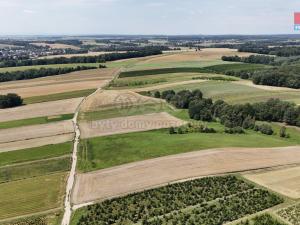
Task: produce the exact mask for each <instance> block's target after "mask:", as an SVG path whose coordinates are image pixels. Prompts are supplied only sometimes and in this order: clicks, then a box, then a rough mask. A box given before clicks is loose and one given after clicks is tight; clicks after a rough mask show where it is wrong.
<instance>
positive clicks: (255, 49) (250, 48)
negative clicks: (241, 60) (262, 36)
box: [238, 44, 300, 57]
mask: <svg viewBox="0 0 300 225" xmlns="http://www.w3.org/2000/svg"><path fill="white" fill-rule="evenodd" d="M238 51H239V52H252V53H258V54H267V55H276V56H279V57H290V56H299V55H300V47H299V46H275V47H269V46H268V45H257V44H244V45H241V46H239V47H238Z"/></svg>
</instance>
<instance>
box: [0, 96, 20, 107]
mask: <svg viewBox="0 0 300 225" xmlns="http://www.w3.org/2000/svg"><path fill="white" fill-rule="evenodd" d="M22 104H23V99H22V98H21V97H20V96H19V95H17V94H12V93H11V94H7V95H0V109H5V108H11V107H16V106H20V105H22Z"/></svg>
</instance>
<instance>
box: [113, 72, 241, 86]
mask: <svg viewBox="0 0 300 225" xmlns="http://www.w3.org/2000/svg"><path fill="white" fill-rule="evenodd" d="M195 79H197V80H200V79H203V80H210V79H215V80H227V81H235V80H240V79H239V78H236V77H232V76H226V75H218V74H212V73H192V72H191V73H188V72H185V73H167V74H158V75H147V76H138V77H125V78H118V79H116V80H114V81H112V82H111V83H110V87H109V88H110V89H124V88H125V89H130V88H140V87H151V86H155V85H159V84H162V83H175V82H180V81H187V80H195Z"/></svg>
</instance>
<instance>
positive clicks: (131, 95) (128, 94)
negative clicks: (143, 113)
mask: <svg viewBox="0 0 300 225" xmlns="http://www.w3.org/2000/svg"><path fill="white" fill-rule="evenodd" d="M159 102H162V101H161V100H159V99H154V98H150V97H147V96H143V95H139V94H137V93H135V92H133V91H131V90H130V91H129V90H101V91H99V92H97V93H96V94H94V95H92V96H91V97H89V98H88V99H87V100H86V101H85V102H84V103H83V105H82V106H81V111H82V112H90V111H98V110H103V109H108V108H114V107H119V106H132V105H139V104H149V103H159Z"/></svg>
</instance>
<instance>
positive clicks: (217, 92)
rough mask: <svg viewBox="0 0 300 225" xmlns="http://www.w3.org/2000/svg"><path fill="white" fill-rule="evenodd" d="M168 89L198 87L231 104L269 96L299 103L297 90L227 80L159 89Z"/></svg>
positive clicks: (299, 98)
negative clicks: (258, 86)
mask: <svg viewBox="0 0 300 225" xmlns="http://www.w3.org/2000/svg"><path fill="white" fill-rule="evenodd" d="M169 89H173V90H174V91H180V90H194V89H200V90H201V91H202V92H203V94H204V97H206V98H212V99H213V100H218V99H223V100H224V101H226V102H228V103H232V104H237V103H247V102H249V103H253V102H259V101H266V100H268V99H270V98H279V99H281V100H286V101H291V102H295V103H297V104H300V92H299V91H268V90H262V89H258V88H255V87H250V86H246V85H242V84H237V83H232V82H227V81H207V82H203V83H197V84H185V85H178V86H174V87H171V88H164V89H159V90H160V91H164V90H169Z"/></svg>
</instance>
